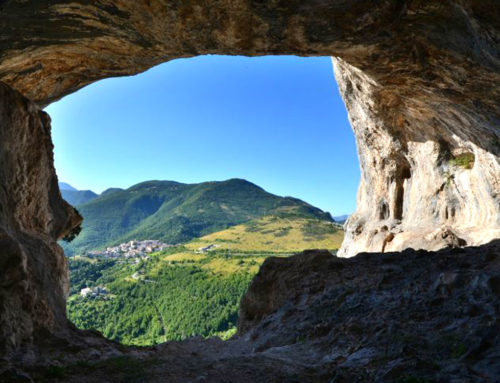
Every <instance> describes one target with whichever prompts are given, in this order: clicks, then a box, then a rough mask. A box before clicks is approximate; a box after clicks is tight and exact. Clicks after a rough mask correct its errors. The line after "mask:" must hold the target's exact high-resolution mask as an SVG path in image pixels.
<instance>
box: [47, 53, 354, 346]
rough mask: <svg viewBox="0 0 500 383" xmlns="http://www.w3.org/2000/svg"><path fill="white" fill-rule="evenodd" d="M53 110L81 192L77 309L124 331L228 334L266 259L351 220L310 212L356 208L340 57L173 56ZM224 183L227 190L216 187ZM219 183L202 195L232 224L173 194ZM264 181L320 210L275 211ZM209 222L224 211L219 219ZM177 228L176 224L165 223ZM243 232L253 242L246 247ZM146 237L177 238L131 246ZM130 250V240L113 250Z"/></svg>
mask: <svg viewBox="0 0 500 383" xmlns="http://www.w3.org/2000/svg"><path fill="white" fill-rule="evenodd" d="M46 110H47V112H48V113H49V114H50V115H51V118H52V126H53V139H54V144H55V165H56V170H57V172H58V176H59V181H62V182H64V183H65V184H64V185H61V186H62V189H65V190H62V192H63V196H65V198H74V199H73V200H72V201H69V202H72V204H73V205H75V206H76V208H77V209H78V211H79V212H80V213H81V214H82V216H83V218H84V222H83V226H82V228H83V230H82V232H81V233H80V235H79V236H77V237H76V238H75V239H74V240H73V241H72V242H70V243H64V242H63V243H61V245H62V246H63V248H64V250H65V252H66V255H67V256H68V257H69V269H70V277H71V287H70V295H69V298H68V306H67V309H68V316H69V318H70V320H72V321H73V322H74V323H75V324H76V325H77V326H78V327H79V328H82V329H89V328H96V329H97V330H99V331H100V332H102V333H103V334H104V335H105V336H106V337H108V338H110V339H114V340H117V341H120V342H122V343H125V344H136V345H151V344H157V343H162V342H165V341H168V340H179V339H184V338H186V337H190V336H193V335H202V336H214V335H215V336H219V337H221V338H223V339H226V338H228V337H229V336H231V335H232V334H233V333H234V331H235V326H236V321H237V316H238V306H239V299H240V297H241V295H242V294H243V292H244V291H245V289H246V286H248V283H249V282H250V279H251V277H252V276H253V275H254V274H255V273H256V271H257V270H258V267H259V265H260V264H261V263H262V262H263V261H264V259H265V258H267V257H269V256H287V255H291V254H293V253H295V252H299V251H301V250H305V249H309V248H319V247H321V248H327V249H329V250H331V251H335V248H338V246H340V243H341V240H342V237H343V236H342V235H340V233H341V232H342V229H341V227H340V226H339V225H336V226H335V227H334V231H333V232H329V230H331V228H330V227H327V226H325V225H323V226H322V224H319V225H318V224H316V223H314V222H312V221H310V220H309V218H311V217H312V218H314V219H318V216H319V214H320V213H318V212H317V211H316V210H314V209H316V207H318V208H319V210H321V211H324V212H330V213H332V215H333V216H335V217H336V219H337V220H340V221H343V220H344V219H345V216H346V215H348V214H349V213H351V212H353V211H354V208H355V199H356V197H355V196H356V190H357V187H358V183H359V164H358V158H357V153H356V145H355V142H354V137H353V134H352V130H351V127H350V124H349V122H348V120H347V114H346V110H345V106H344V103H343V101H342V99H341V98H340V95H339V92H338V89H337V85H336V82H335V79H334V76H333V71H332V65H331V59H330V58H329V57H319V58H307V59H306V58H297V57H288V56H283V57H278V56H267V57H261V58H244V57H228V56H201V57H197V58H191V59H181V60H174V61H173V62H168V63H165V64H162V65H160V66H158V67H155V68H153V69H151V70H149V71H148V72H146V73H143V74H141V75H137V76H134V77H128V78H114V79H108V80H103V81H101V82H98V83H95V84H92V85H90V86H88V87H86V88H84V89H82V90H80V91H78V92H76V93H74V94H72V95H70V96H67V97H65V98H63V99H62V100H61V101H59V102H57V103H54V104H52V105H50V106H49V107H48V108H47V109H46ZM156 180H169V181H156ZM241 180H243V181H245V180H247V181H249V183H248V184H246V183H243V184H239V183H238V181H241ZM214 181H217V182H214ZM165 182H167V183H165ZM227 182H229V185H226V184H224V183H227ZM218 183H221V184H224V188H223V190H220V191H217V192H215V191H214V190H215V189H214V188H215V186H214V185H215V184H217V185H219V184H218ZM206 184H208V185H209V186H210V188H211V189H210V190H208V191H207V190H205V189H204V190H203V191H202V192H203V193H212V194H211V197H210V198H212V200H208V202H207V200H205V202H204V203H208V204H209V205H213V204H215V205H218V206H219V208H220V209H219V210H220V211H222V212H223V213H224V214H226V213H227V214H226V215H225V216H224V219H225V221H223V222H221V221H220V217H219V216H210V215H209V214H207V213H206V210H210V209H209V208H206V207H205V206H201V205H196V204H194V205H193V206H189V209H192V210H191V211H189V212H188V211H186V210H182V209H183V208H184V206H183V203H180V202H179V201H174V200H175V198H173V197H172V196H171V195H169V196H168V198H167V197H166V194H169V193H170V194H172V193H178V192H179V193H180V192H181V191H182V190H181V189H184V188H186V189H189V188H190V187H191V185H206ZM185 185H188V186H185ZM251 185H253V186H251ZM254 186H255V187H256V188H258V189H260V188H261V187H262V188H263V189H264V191H265V192H266V193H267V192H269V193H271V194H270V195H273V197H272V198H277V199H280V202H279V203H280V204H285V205H284V206H285V207H286V208H287V209H288V208H290V206H289V205H290V204H291V203H292V202H291V201H294V200H295V198H298V199H300V200H303V201H305V203H306V205H304V206H300V207H299V208H300V209H304V208H305V207H307V209H305V213H304V211H301V212H300V214H306V215H307V214H309V215H310V214H313V215H312V216H311V217H309V216H307V217H305V216H304V217H299V218H301V219H304V222H300V223H297V222H295V221H294V219H295V218H294V219H292V218H291V217H290V216H285V213H286V214H289V213H287V212H284V211H282V210H279V209H282V207H283V206H280V208H279V209H278V210H279V212H278V213H276V211H274V210H273V211H272V212H271V213H269V214H268V213H266V212H264V213H261V210H262V211H264V210H265V209H262V207H259V206H258V205H259V203H261V201H257V202H258V203H254V204H252V203H253V202H252V200H251V198H261V197H259V196H256V194H255V193H256V190H257V189H255V190H253V187H254ZM165 188H166V189H168V192H167V191H165V190H164V189H165ZM196 188H198V189H200V188H201V187H200V186H196V187H194V189H196ZM241 188H243V189H245V188H249V189H251V190H246V191H245V190H243V191H241V190H239V189H241ZM160 189H161V190H160ZM198 189H196V190H195V191H191V190H189V191H188V194H189V193H191V194H196V193H201V192H200V190H198ZM217 193H221V194H220V195H217ZM238 193H244V194H243V195H242V197H241V199H240V200H239V201H233V199H235V200H237V198H236V197H235V198H233V197H234V196H235V195H237V194H238ZM245 193H246V194H245ZM248 193H250V194H248ZM259 193H260V192H259ZM191 194H189V195H188V196H182V197H181V199H182V198H185V199H189V198H193V197H192V195H191ZM257 194H258V193H257ZM286 196H291V197H294V198H293V199H286V198H288V197H286ZM284 197H286V198H285V199H283V198H284ZM176 198H178V197H176ZM249 198H250V199H249ZM266 198H268V197H267V195H266ZM281 199H282V200H281ZM242 201H243V202H244V203H245V204H247V205H248V206H249V210H250V211H245V212H244V213H245V214H247V215H248V216H249V217H250V218H251V219H242V218H241V217H237V218H234V219H229V218H228V217H230V216H231V214H233V215H235V214H239V213H238V209H241V210H245V209H244V208H242V207H241V206H235V204H236V205H237V204H238V203H242ZM283 201H284V202H283ZM200 203H201V202H200ZM231 203H232V204H233V205H231ZM266 203H267V202H266ZM169 204H170V205H172V204H174V205H175V204H179V206H180V208H179V206H175V208H174V209H171V208H170V207H171V206H170V205H169ZM287 204H288V205H287ZM257 208H258V209H260V210H259V212H258V214H254V211H251V210H252V209H257ZM294 208H295V207H294ZM176 209H178V210H176ZM179 209H180V210H181V212H179ZM193 209H194V210H193ZM311 209H313V210H311ZM311 211H312V213H311ZM162 214H165V215H168V214H170V215H172V216H174V218H175V219H169V220H165V219H164V217H162ZM189 214H191V215H189ZM217 214H219V212H217ZM221 214H222V213H221ZM294 214H296V213H294ZM315 214H316V215H315ZM260 215H262V217H261V216H260ZM276 217H278V218H276ZM211 220H213V221H214V222H215V223H216V224H215V225H213V226H210V225H209V226H210V227H208V228H207V227H206V226H207V222H209V223H210V222H211ZM169 230H170V231H172V232H174V233H175V234H173V235H165V232H167V231H169ZM231 230H233V232H231ZM110 231H111V232H113V233H112V235H111V234H109V232H110ZM228 231H229V232H228ZM210 235H212V237H210ZM259 235H260V236H261V237H258V236H259ZM294 235H296V236H298V235H300V236H301V237H300V240H298V239H297V238H295V237H293V236H294ZM207 236H208V237H209V239H206V237H207ZM228 236H229V237H228ZM245 236H247V237H251V239H250V240H249V241H254V242H252V243H250V244H249V243H244V244H242V243H239V244H235V242H237V241H240V242H241V237H245ZM134 241H136V244H132V242H134ZM143 241H159V242H160V243H161V244H165V245H168V247H166V248H165V249H162V250H161V252H160V253H157V252H154V251H153V252H152V253H151V254H154V255H149V253H148V255H145V256H133V255H130V254H129V255H130V256H129V255H127V256H125V255H124V254H125V253H127V252H128V253H131V251H132V250H134V251H135V250H136V249H133V247H134V246H135V247H140V246H142V242H143ZM294 241H295V242H294ZM335 241H336V243H334V242H335ZM285 242H286V243H285ZM124 244H130V246H129V247H126V246H123V245H124ZM150 245H151V246H152V244H150ZM211 246H214V248H215V250H214V248H210V247H211ZM238 246H240V247H238ZM117 247H119V248H120V249H122V248H123V249H127V250H123V251H122V250H118V252H119V255H116V254H112V251H115V250H109V252H108V249H116V248H117ZM153 249H154V248H153ZM128 253H127V254H128ZM157 254H161V255H157ZM165 291H168V292H169V294H166V293H165Z"/></svg>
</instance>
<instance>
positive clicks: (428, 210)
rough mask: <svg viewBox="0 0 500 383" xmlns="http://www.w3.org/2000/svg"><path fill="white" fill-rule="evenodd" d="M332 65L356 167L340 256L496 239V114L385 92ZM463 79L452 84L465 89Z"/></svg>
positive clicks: (418, 90)
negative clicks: (354, 199) (353, 207)
mask: <svg viewBox="0 0 500 383" xmlns="http://www.w3.org/2000/svg"><path fill="white" fill-rule="evenodd" d="M334 67H335V73H336V77H337V81H338V83H339V86H340V91H341V93H342V95H343V98H344V100H345V103H346V106H347V109H348V111H349V119H350V122H351V125H352V127H353V130H354V133H355V136H356V141H357V146H358V152H359V158H360V166H361V185H360V187H359V191H358V199H357V210H356V212H355V213H354V214H353V215H351V217H350V218H349V220H348V221H347V223H346V226H345V227H346V239H345V240H344V244H343V246H342V249H341V250H340V252H339V255H340V256H347V257H348V256H354V255H356V254H358V253H360V252H365V251H368V252H377V251H379V252H384V251H401V250H404V249H406V248H414V249H427V250H438V249H441V248H445V247H460V246H465V245H480V244H484V243H488V242H490V241H491V240H493V239H495V238H500V162H499V157H498V155H499V154H500V146H499V144H500V140H499V130H498V119H496V117H495V114H494V113H492V114H481V113H479V112H478V111H476V110H475V106H474V103H473V102H472V101H467V100H465V99H463V100H462V101H460V100H458V99H457V100H456V101H455V102H453V101H452V100H450V99H449V97H447V93H446V92H444V93H443V91H442V90H440V89H432V88H431V87H428V86H425V85H417V84H414V85H413V86H412V87H411V88H406V86H405V85H404V84H401V85H399V86H396V88H395V89H393V91H392V92H391V91H390V89H387V87H384V86H382V85H381V84H379V83H378V82H377V80H375V79H373V78H370V77H369V76H367V75H366V74H364V73H363V72H361V71H360V70H358V69H356V68H354V67H352V66H351V65H349V64H347V63H345V62H343V61H342V60H340V59H334ZM463 75H464V78H462V79H461V78H458V79H456V81H461V82H466V81H467V79H466V78H465V77H466V76H467V74H466V72H464V73H463ZM400 80H401V79H400ZM477 97H478V98H479V97H480V95H479V94H478V95H477Z"/></svg>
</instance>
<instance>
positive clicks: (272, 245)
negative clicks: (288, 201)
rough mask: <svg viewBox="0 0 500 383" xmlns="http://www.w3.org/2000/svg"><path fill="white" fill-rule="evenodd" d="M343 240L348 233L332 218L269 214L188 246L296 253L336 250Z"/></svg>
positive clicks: (192, 248) (195, 241)
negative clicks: (320, 218) (282, 216)
mask: <svg viewBox="0 0 500 383" xmlns="http://www.w3.org/2000/svg"><path fill="white" fill-rule="evenodd" d="M343 239H344V232H343V231H342V230H341V229H340V228H339V227H338V226H336V225H335V224H332V223H330V222H328V221H322V220H316V219H307V218H281V217H275V216H267V217H263V218H261V219H257V220H253V221H250V222H248V223H245V224H242V225H238V226H233V227H231V228H229V229H227V230H223V231H219V232H217V233H213V234H209V235H206V236H204V237H201V238H199V239H196V240H193V241H191V242H189V243H188V244H186V248H188V249H191V250H193V251H194V250H197V249H199V248H202V247H206V246H209V245H212V244H213V245H216V249H217V250H231V251H261V252H278V253H279V252H290V253H292V252H300V251H303V250H306V249H330V250H335V249H338V248H339V247H340V245H341V244H342V240H343Z"/></svg>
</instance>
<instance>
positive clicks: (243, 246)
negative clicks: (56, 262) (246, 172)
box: [64, 180, 344, 346]
mask: <svg viewBox="0 0 500 383" xmlns="http://www.w3.org/2000/svg"><path fill="white" fill-rule="evenodd" d="M211 184H212V185H211V188H210V189H211V192H210V193H209V194H210V201H206V200H205V199H206V198H207V197H206V196H204V195H203V194H204V193H207V191H206V190H204V191H203V192H202V193H201V194H202V195H201V196H200V195H198V196H197V197H196V198H194V201H191V202H189V203H186V202H185V201H184V202H183V203H178V202H176V203H177V204H178V206H179V205H183V204H184V207H183V208H182V209H184V211H186V210H188V209H187V208H186V205H188V206H189V205H193V204H194V205H198V204H201V202H200V201H205V204H206V207H204V208H202V207H199V208H197V209H196V210H192V211H193V213H192V215H191V216H188V214H185V215H184V221H183V224H182V225H181V226H182V230H183V232H184V233H188V232H189V233H191V234H190V235H189V236H188V238H189V240H186V241H183V242H182V241H181V238H184V237H182V236H181V237H179V236H176V235H175V232H174V234H172V232H170V231H169V230H172V226H171V225H169V224H168V223H169V222H172V216H171V215H169V214H170V213H169V214H167V213H162V214H161V215H160V214H157V216H156V217H155V219H156V220H157V221H158V222H160V221H161V222H162V223H163V224H162V225H160V224H158V226H156V229H155V230H160V229H162V230H163V231H160V232H159V234H158V235H156V236H155V237H149V235H151V234H150V231H149V228H150V227H151V226H149V223H148V222H144V221H148V219H150V218H149V217H150V216H151V215H155V214H156V213H152V214H151V215H150V216H149V217H146V218H144V219H143V220H138V221H137V222H136V224H135V225H133V226H134V229H132V230H131V231H130V232H133V233H134V234H135V235H136V237H134V238H133V239H130V240H128V241H126V242H120V243H117V242H116V241H119V240H118V239H117V240H109V241H107V239H108V238H127V239H129V238H130V236H129V235H130V234H125V235H124V234H122V235H121V236H116V235H114V234H112V233H109V232H107V231H106V230H105V229H103V228H104V227H106V228H111V230H113V229H114V228H116V227H117V226H113V225H111V226H109V225H108V226H104V225H103V222H102V221H101V220H100V217H103V220H104V221H105V220H106V219H107V218H106V217H107V216H106V214H108V217H109V214H110V212H111V211H113V212H114V215H115V217H118V216H120V217H121V218H122V219H123V217H130V214H129V213H130V212H132V211H135V212H136V213H137V212H138V211H142V212H143V213H144V212H145V211H146V210H147V209H146V207H147V204H146V203H145V202H144V201H151V200H153V199H155V198H160V197H159V196H160V195H162V194H163V193H164V195H163V197H161V198H164V200H163V202H162V205H164V204H166V205H168V204H169V203H172V202H171V201H172V200H175V199H177V198H179V196H178V195H177V196H175V195H174V194H176V193H173V191H174V190H177V191H180V194H183V193H184V189H185V187H183V186H179V185H177V184H175V183H171V182H168V183H160V182H158V181H155V182H148V183H143V184H140V185H139V186H137V185H136V186H133V187H132V188H130V189H129V191H128V192H127V191H121V190H119V191H114V192H111V193H109V194H108V193H105V194H104V196H103V195H101V196H100V197H97V198H96V199H94V200H93V201H91V202H90V203H87V204H83V205H79V206H77V209H78V210H79V211H80V212H82V214H83V215H84V218H85V220H86V221H87V220H88V221H89V222H88V223H87V224H86V223H85V222H86V221H84V226H83V230H82V234H80V236H78V237H77V238H76V239H75V241H74V243H73V242H72V243H69V244H64V247H65V248H69V249H71V250H73V251H72V252H70V254H69V255H71V256H70V257H69V258H68V260H69V269H70V279H71V290H70V296H69V299H68V303H67V313H68V317H69V319H70V320H71V321H72V322H73V323H74V324H75V325H76V326H77V327H79V328H81V329H96V330H98V331H99V332H101V333H102V334H103V335H104V336H105V337H107V338H109V339H113V340H116V341H118V342H121V343H123V344H130V345H140V346H149V345H155V344H159V343H163V342H166V341H169V340H182V339H185V338H188V337H193V336H202V337H213V336H216V337H219V338H221V339H229V338H230V337H231V336H232V335H233V334H234V333H235V332H236V325H237V320H238V310H239V305H240V300H241V297H242V296H243V295H244V293H245V291H246V290H247V288H248V285H249V283H250V281H251V280H252V278H253V277H254V276H255V274H257V272H258V271H259V268H260V266H261V264H262V263H263V262H264V261H265V260H266V259H267V258H269V257H289V256H291V255H293V254H295V253H297V252H301V251H303V250H306V249H326V250H329V251H330V252H332V253H335V252H336V250H337V249H338V248H339V247H340V245H341V243H342V240H343V237H344V232H343V229H342V226H341V225H340V224H337V223H335V222H334V221H333V219H332V218H331V216H330V215H329V214H328V213H325V212H323V211H321V210H320V209H317V208H315V207H313V206H311V205H308V204H306V203H305V202H303V201H300V200H297V199H294V198H291V197H286V198H283V197H277V196H273V195H271V194H269V193H267V192H265V191H263V190H262V189H260V188H259V187H257V186H256V185H253V184H251V183H249V182H248V181H244V180H230V181H225V182H222V183H211ZM213 184H215V185H213ZM205 186H206V185H204V187H205ZM228 186H229V187H230V189H231V193H230V194H231V195H230V196H229V195H228V191H227V188H228ZM204 187H203V189H204ZM167 191H170V192H171V195H169V196H168V197H166V196H165V194H167ZM106 194H107V195H106ZM249 197H252V198H249ZM181 198H184V197H181ZM222 198H226V200H224V202H223V203H222V202H217V203H216V204H215V203H214V202H213V201H222ZM131 201H132V202H131ZM138 201H141V202H138ZM108 204H109V205H111V206H113V207H112V208H108ZM118 204H121V206H122V208H120V209H117V205H118ZM131 206H134V207H131ZM248 206H253V207H256V206H260V208H255V209H254V211H255V212H256V213H252V214H249V213H247V212H248V211H249V207H248ZM159 209H160V208H159ZM179 209H180V208H179ZM174 210H175V209H174ZM89 211H90V212H91V213H90V215H89V217H87V216H86V214H87V213H85V212H89ZM156 211H158V209H157V210H156ZM177 211H179V210H177ZM98 212H101V213H102V214H98ZM150 213H151V212H150ZM137 214H138V213H137ZM198 214H200V215H202V218H200V217H197V215H198ZM201 220H206V222H207V224H206V225H205V226H204V227H203V228H201V227H200V226H196V224H193V222H198V223H199V222H200V221H201ZM121 222H123V220H122V221H121ZM208 223H212V224H208ZM214 223H215V224H214ZM191 225H194V227H193V226H191ZM122 226H123V225H122ZM97 227H99V233H100V236H99V237H96V236H95V235H94V234H93V233H95V232H93V231H92V230H93V229H95V228H97ZM143 228H146V229H145V230H144V231H141V230H142V229H143ZM216 228H221V230H216ZM178 232H179V231H177V233H178ZM194 233H203V235H199V236H195V234H194ZM165 238H167V239H168V238H170V239H171V238H174V240H170V242H162V241H161V239H163V240H165ZM96 240H98V241H96ZM97 244H99V245H100V246H97V247H96V245H97ZM104 244H106V245H104Z"/></svg>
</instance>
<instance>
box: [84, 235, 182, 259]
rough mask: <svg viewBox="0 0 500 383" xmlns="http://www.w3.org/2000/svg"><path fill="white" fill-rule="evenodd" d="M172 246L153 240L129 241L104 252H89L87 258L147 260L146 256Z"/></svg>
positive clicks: (108, 248)
mask: <svg viewBox="0 0 500 383" xmlns="http://www.w3.org/2000/svg"><path fill="white" fill-rule="evenodd" d="M173 246H174V245H169V244H166V243H163V242H160V241H157V240H154V239H148V240H144V241H136V240H133V241H130V242H126V243H122V244H120V245H118V246H113V247H107V248H106V249H105V250H95V251H89V252H88V253H87V256H88V257H89V258H93V257H103V258H109V259H112V258H143V259H147V258H148V254H151V253H154V252H157V251H161V250H164V249H166V248H169V247H173Z"/></svg>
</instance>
